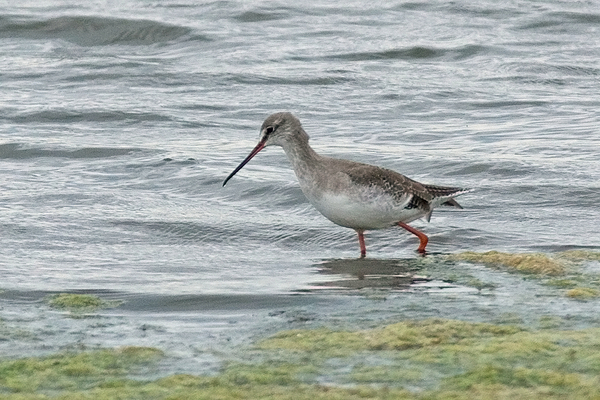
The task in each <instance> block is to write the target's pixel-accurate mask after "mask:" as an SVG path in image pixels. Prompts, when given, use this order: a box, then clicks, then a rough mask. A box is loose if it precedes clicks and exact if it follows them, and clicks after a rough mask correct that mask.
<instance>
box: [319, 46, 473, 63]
mask: <svg viewBox="0 0 600 400" xmlns="http://www.w3.org/2000/svg"><path fill="white" fill-rule="evenodd" d="M484 50H485V47H484V46H476V45H469V46H463V47H460V48H456V49H439V48H431V47H423V46H413V47H408V48H404V49H392V50H384V51H367V52H356V53H345V54H336V55H331V56H327V57H325V58H327V59H338V60H344V61H370V60H421V59H432V58H440V57H446V56H450V57H452V58H455V59H464V58H469V57H472V56H474V55H476V54H479V53H481V52H482V51H484Z"/></svg>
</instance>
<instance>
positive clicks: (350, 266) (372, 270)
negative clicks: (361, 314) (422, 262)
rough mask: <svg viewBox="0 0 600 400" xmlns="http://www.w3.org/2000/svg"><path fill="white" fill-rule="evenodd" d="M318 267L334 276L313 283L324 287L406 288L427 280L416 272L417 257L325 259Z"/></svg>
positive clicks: (326, 273)
mask: <svg viewBox="0 0 600 400" xmlns="http://www.w3.org/2000/svg"><path fill="white" fill-rule="evenodd" d="M315 267H316V268H317V269H318V271H319V273H320V274H324V275H333V276H332V279H331V280H330V281H325V282H318V283H315V284H314V286H315V287H317V288H322V289H325V288H328V289H364V288H377V289H386V288H388V289H391V288H393V289H407V288H408V287H409V286H410V285H411V284H413V283H415V282H422V281H427V280H428V279H427V278H425V277H422V276H418V275H416V274H417V273H418V271H419V269H420V268H419V264H418V261H415V260H414V259H373V258H359V259H349V260H324V261H323V262H321V263H319V264H315Z"/></svg>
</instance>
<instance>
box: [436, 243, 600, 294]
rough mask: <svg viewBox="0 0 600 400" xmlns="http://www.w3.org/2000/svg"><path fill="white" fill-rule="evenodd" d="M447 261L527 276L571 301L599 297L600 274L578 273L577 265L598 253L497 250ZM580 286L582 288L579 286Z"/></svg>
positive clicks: (599, 256) (598, 256)
mask: <svg viewBox="0 0 600 400" xmlns="http://www.w3.org/2000/svg"><path fill="white" fill-rule="evenodd" d="M447 259H448V260H450V261H467V262H470V263H481V264H484V265H486V266H489V267H492V268H503V269H506V270H507V271H509V272H515V273H522V274H528V275H531V276H532V277H533V278H534V279H540V281H541V283H542V284H544V285H546V286H549V287H553V288H557V289H559V290H560V291H559V292H558V293H560V294H562V295H564V296H566V297H568V298H571V299H574V300H591V299H594V298H598V297H600V274H597V273H589V272H582V270H581V268H580V267H581V265H582V264H583V263H585V262H589V261H598V260H600V253H599V252H592V251H587V250H569V251H564V252H561V253H556V254H553V255H551V256H550V255H546V254H542V253H531V254H523V253H517V254H511V253H502V252H498V251H488V252H485V253H476V252H470V251H467V252H464V253H458V254H451V255H449V256H447ZM471 281H473V282H472V284H469V282H470V281H469V282H466V283H465V284H466V285H467V286H472V287H475V288H477V289H478V290H480V291H481V289H480V287H482V284H481V283H479V282H478V281H477V280H476V279H474V280H473V279H472V280H471ZM582 284H584V285H585V286H581V285H582Z"/></svg>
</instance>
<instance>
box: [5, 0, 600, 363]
mask: <svg viewBox="0 0 600 400" xmlns="http://www.w3.org/2000/svg"><path fill="white" fill-rule="evenodd" d="M598 6H599V4H598V2H596V1H580V2H560V1H554V0H541V1H529V2H519V1H506V2H497V1H491V0H484V1H477V2H442V1H427V2H419V1H389V2H362V1H329V2H319V1H305V2H296V3H289V2H281V1H243V2H242V1H190V0H167V1H160V2H157V1H142V0H125V1H119V2H95V1H92V2H74V1H69V0H55V1H50V0H47V1H30V0H25V1H19V2H9V1H4V2H0V289H3V290H5V292H4V294H0V296H2V299H1V300H0V303H1V304H3V305H0V318H3V319H4V320H6V321H8V323H13V324H15V326H16V325H19V324H21V325H24V326H28V327H29V328H27V329H31V330H32V331H33V332H37V335H42V336H43V332H47V331H52V332H56V334H55V335H54V336H52V335H50V336H51V337H50V336H48V337H45V339H44V341H45V342H46V344H45V345H46V346H49V347H43V346H42V345H39V346H38V347H37V350H39V351H43V349H46V348H52V349H54V348H56V347H61V346H66V345H68V344H69V343H74V342H82V343H88V344H96V345H112V344H118V343H125V342H127V341H128V340H129V341H132V342H143V341H144V340H146V341H148V342H149V343H150V344H153V345H158V344H157V343H166V342H161V340H163V339H164V336H165V335H167V333H166V332H169V338H170V339H169V343H171V345H168V346H167V347H169V346H170V348H177V346H176V345H174V344H173V343H180V344H181V343H187V342H186V341H187V340H192V339H190V337H193V336H194V335H200V332H202V334H203V335H205V336H206V340H208V341H210V340H211V339H210V338H213V339H214V340H215V341H216V342H218V341H219V340H221V339H222V337H221V336H219V335H216V336H214V335H213V333H214V332H215V329H216V330H217V331H219V332H227V333H223V335H224V336H223V337H225V336H227V337H228V338H229V337H230V336H231V335H233V336H235V335H236V334H237V335H240V334H241V335H242V336H238V338H239V337H243V338H246V339H247V338H248V337H251V336H252V335H253V334H254V333H253V332H257V331H256V330H254V331H253V330H252V329H253V328H251V327H252V326H254V327H255V328H256V327H257V326H258V325H261V324H264V321H265V320H268V319H269V318H270V321H272V326H273V329H280V328H282V327H285V326H287V324H288V323H290V321H292V322H293V323H301V322H303V321H304V322H306V321H320V320H328V319H331V318H333V319H335V320H337V321H341V320H344V318H343V317H342V315H354V316H356V315H358V311H351V310H362V311H364V310H365V309H370V310H372V309H373V308H378V307H379V306H380V305H379V304H374V305H373V304H372V305H368V304H367V303H368V302H369V301H370V300H368V299H363V298H361V297H357V296H344V295H343V294H339V293H337V294H334V295H330V296H329V295H327V294H323V293H321V292H319V293H315V294H311V290H312V289H314V288H315V287H319V285H320V283H321V284H322V283H323V282H328V281H330V280H331V275H330V274H324V273H322V272H323V270H324V269H327V263H328V262H330V261H331V260H339V259H342V260H352V259H354V258H356V257H357V256H358V254H359V249H358V243H357V239H356V235H355V233H354V232H353V231H352V230H348V229H345V228H342V227H338V226H336V225H334V224H332V223H331V222H329V221H328V220H326V219H325V218H324V217H322V216H321V215H320V214H319V213H318V212H317V211H316V210H314V209H313V208H312V207H311V206H310V205H309V204H308V203H307V201H306V200H305V198H304V197H303V194H302V192H301V191H300V189H299V187H298V185H297V183H296V179H295V176H294V174H293V171H292V170H291V168H290V166H289V164H288V161H287V159H286V158H285V155H284V153H283V151H282V150H281V149H279V148H267V149H265V150H264V151H263V152H261V153H260V154H259V155H258V156H257V157H255V158H254V159H253V160H252V161H251V162H250V163H249V164H248V165H247V166H246V167H245V168H244V169H243V170H242V171H241V172H240V173H239V174H238V175H236V176H235V178H233V179H232V180H231V181H230V182H229V183H228V185H227V186H226V187H222V186H221V184H222V182H223V179H224V178H225V177H226V176H227V175H228V174H229V173H230V172H231V171H232V170H233V169H234V168H235V167H236V166H237V164H238V163H239V162H240V161H241V160H242V159H243V158H244V157H245V156H246V155H247V153H248V152H249V151H250V150H251V149H252V147H253V146H254V145H255V144H256V141H257V138H258V129H259V127H260V125H261V124H262V121H263V119H264V118H265V117H266V116H268V115H269V114H270V113H272V112H277V111H291V112H293V113H294V114H295V115H296V116H298V117H299V118H300V120H301V121H302V123H303V126H304V128H305V130H306V131H307V132H308V134H309V135H310V136H311V144H312V146H313V147H314V148H315V150H316V151H317V152H320V153H322V154H326V155H330V156H335V157H340V158H347V159H351V160H355V161H360V162H365V163H371V164H377V165H380V166H384V167H387V168H390V169H393V170H396V171H398V172H400V173H402V174H404V175H407V176H409V177H411V178H413V179H416V180H418V181H421V182H424V183H431V184H440V185H452V186H461V187H470V188H473V189H475V190H474V191H473V192H472V193H469V194H467V195H464V196H463V197H461V198H460V199H459V200H460V203H461V204H462V205H463V207H464V210H453V209H444V210H439V211H438V210H436V211H435V212H434V214H433V218H432V220H431V222H430V223H426V222H424V221H417V222H415V223H414V226H415V227H417V228H418V229H421V230H423V231H424V232H425V233H426V234H428V235H429V236H430V244H429V246H428V250H429V251H430V252H432V253H433V254H446V253H454V252H462V251H487V250H499V251H510V252H546V253H553V252H557V251H562V250H566V249H589V250H600V229H599V228H598V226H599V225H598V221H599V220H600V209H599V207H598V202H597V197H598V193H599V191H600V183H599V182H600V154H599V153H600V131H599V127H600V95H599V93H600V61H599V60H600V11H599V10H600V7H598ZM416 247H417V240H416V238H415V237H413V236H412V235H410V234H408V233H407V232H405V231H403V230H401V229H389V230H384V231H377V232H369V233H368V234H367V250H368V256H369V257H372V258H374V259H381V260H411V259H414V258H416V254H415V249H416ZM478 271H479V270H476V271H472V273H473V274H475V275H477V274H481V273H485V274H487V275H486V276H487V279H488V280H491V281H495V282H497V283H498V284H499V285H501V284H502V282H505V283H506V282H511V284H510V285H512V286H511V288H510V290H513V291H516V290H521V289H522V290H523V291H524V292H526V291H527V290H530V289H525V288H524V287H523V286H522V285H526V286H527V285H532V283H527V284H525V283H518V284H517V283H515V279H516V278H514V277H510V276H508V275H506V274H502V273H500V272H497V273H493V272H481V271H479V272H478ZM342 278H343V277H342ZM409 283H410V282H409ZM434 286H435V285H434ZM527 287H528V286H527ZM440 290H441V289H440ZM461 290H462V289H460V288H454V289H452V290H450V292H451V293H452V295H451V296H457V295H458V294H457V293H462V292H464V291H461ZM506 290H509V288H506ZM64 291H71V292H72V291H83V292H89V293H98V294H101V295H105V296H108V297H111V296H112V297H116V298H122V299H125V300H126V301H125V302H124V305H123V306H122V307H120V308H117V309H115V310H112V311H109V312H107V313H108V314H107V316H106V317H105V318H108V319H110V320H111V321H123V319H127V320H128V321H129V322H127V323H126V324H125V323H124V322H122V323H121V322H114V324H108V325H107V326H112V328H111V329H112V330H111V333H110V334H108V333H106V332H105V333H103V334H100V333H98V334H97V335H96V336H94V335H92V334H86V332H87V331H88V330H90V329H92V328H90V326H88V325H85V324H89V323H90V322H89V321H81V320H71V319H60V317H57V316H54V317H49V316H47V314H44V313H45V311H44V312H42V311H40V310H45V309H44V307H45V306H44V304H43V303H42V301H41V299H42V298H43V294H45V293H57V292H64ZM424 291H425V292H427V290H420V289H418V285H416V286H414V285H413V289H411V290H408V291H406V292H402V291H401V290H400V291H398V292H396V294H394V295H393V298H394V299H395V302H391V303H390V302H387V303H386V305H385V307H383V308H385V309H386V310H387V311H385V312H383V311H382V313H381V314H376V315H375V316H373V317H372V318H373V320H383V319H385V318H388V317H390V316H394V315H408V314H410V315H408V316H410V317H419V316H427V315H434V314H436V312H433V311H432V312H431V313H427V312H425V311H424V314H418V315H417V314H415V313H414V312H413V311H410V313H408V311H406V309H405V307H406V305H407V304H419V303H420V302H422V301H425V300H424V299H423V298H420V297H419V296H425V295H424V294H423V292H424ZM465 291H466V292H465V293H467V294H465V296H466V297H465V299H463V300H464V302H465V303H464V304H470V305H469V306H465V307H466V308H465V307H457V308H456V309H455V310H454V309H453V310H454V311H452V310H450V308H452V307H451V306H449V305H448V304H447V301H448V299H447V298H446V297H445V296H444V295H440V294H436V295H432V292H431V291H429V292H428V294H427V295H426V296H427V300H426V301H427V302H428V305H427V306H426V307H425V309H430V310H438V311H439V310H446V311H444V312H442V311H439V312H442V314H443V313H445V314H444V315H445V316H449V317H452V316H454V317H458V316H461V315H463V316H464V315H465V313H466V314H468V313H469V312H470V313H472V315H469V316H467V317H468V318H471V319H474V320H483V319H485V318H486V315H487V314H486V312H490V313H501V312H503V311H505V307H506V303H503V302H502V301H500V300H499V299H497V300H498V301H497V302H494V301H493V300H490V298H488V297H481V296H479V297H478V296H476V295H474V294H473V291H469V290H467V289H465ZM433 292H435V293H438V289H436V290H433ZM500 292H501V289H498V292H497V293H500ZM442 293H443V290H442ZM507 293H508V292H507ZM511 293H513V292H511ZM513 294H514V293H513ZM182 296H183V297H182ZM415 296H416V297H415ZM506 296H507V297H506V298H509V297H511V296H512V295H511V296H509V295H508V294H507V295H506ZM523 296H526V294H523ZM517 298H521V297H518V296H517ZM463 300H461V301H463ZM523 301H524V303H523V304H522V305H521V306H520V307H521V308H519V306H517V305H515V304H512V303H511V305H510V307H516V308H515V309H517V310H519V309H521V310H523V312H525V310H526V309H528V308H529V307H530V306H531V304H533V303H535V301H536V299H535V298H533V297H532V298H528V300H523ZM363 302H365V303H363ZM481 302H483V303H485V304H482V303H481ZM359 303H360V304H359ZM550 303H552V302H550ZM559 303H560V304H554V305H552V304H548V305H547V306H548V307H549V308H548V309H546V310H545V311H544V310H542V311H540V312H541V313H543V312H549V313H551V312H558V311H560V310H562V311H564V312H565V313H568V312H571V313H577V312H580V313H581V314H582V315H583V314H585V313H588V312H589V307H590V306H585V305H582V304H575V305H573V304H572V303H568V302H566V303H565V302H562V301H561V302H559ZM342 304H343V305H344V306H343V307H342V306H341V305H342ZM369 304H371V303H369ZM461 304H463V303H461ZM464 304H463V305H464ZM474 304H477V306H475V305H474ZM144 305H145V306H144ZM336 305H339V306H340V307H342V308H336ZM536 307H537V306H536ZM552 307H554V308H552ZM568 307H573V309H571V310H566V308H568ZM466 309H468V310H469V311H465V310H466ZM483 309H485V310H488V311H485V312H484V311H481V310H483ZM492 309H493V311H489V310H492ZM2 310H4V312H3V311H2ZM326 310H329V311H326ZM343 310H345V311H343ZM403 310H404V311H403ZM410 310H414V307H413V308H411V309H410ZM577 310H579V311H577ZM405 312H406V313H408V314H406V313H405ZM3 313H4V315H3ZM40 313H42V314H43V315H44V316H43V317H40V315H42V314H40ZM290 313H291V314H290ZM432 313H433V314H432ZM26 315H27V316H29V317H26ZM51 315H54V314H51ZM289 315H292V316H291V317H290V316H289ZM45 318H50V320H51V321H54V322H52V323H50V322H47V323H46V325H44V323H41V322H40V321H41V320H44V319H45ZM111 318H113V319H111ZM114 318H116V319H114ZM119 318H123V319H119ZM161 318H163V319H161ZM164 318H166V319H164ZM257 318H258V319H257ZM364 318H366V317H364ZM56 321H62V322H56ZM132 321H133V322H132ZM149 321H150V322H149ZM161 321H162V322H161ZM207 321H209V322H207ZM253 321H254V322H253ZM151 322H154V324H152V323H151ZM192 322H193V323H192ZM371 322H373V321H371ZM161 323H162V324H163V327H162V328H160V329H158V328H157V329H145V328H144V329H142V328H143V327H147V326H157V324H158V325H160V324H161ZM61 324H70V326H71V325H72V326H71V328H68V329H73V332H75V333H74V334H73V336H69V337H67V338H65V337H64V336H60V335H59V334H58V332H63V331H64V329H67V328H62V327H61V326H62V325H61ZM81 324H83V325H81ZM123 324H125V325H123ZM186 324H192V325H193V328H189V329H191V331H192V332H195V333H194V334H193V335H192V334H190V333H189V332H188V331H186V329H188V328H186V327H188V325H186ZM194 324H195V325H194ZM215 324H216V325H215ZM48 326H51V328H48ZM125 326H126V327H127V328H125ZM215 326H219V327H220V328H218V329H217V328H215ZM240 327H243V328H244V329H241V328H240ZM245 328H247V329H245ZM44 329H45V330H44ZM256 329H258V328H256ZM265 329H266V328H265ZM258 331H259V332H262V331H261V330H260V329H258ZM128 332H129V333H128ZM132 332H136V333H135V334H133V333H132ZM141 332H143V334H142V333H141ZM149 332H154V333H155V335H156V336H152V335H150V336H151V337H153V338H154V339H147V338H148V337H150V336H148V335H149ZM181 332H187V333H181ZM211 332H213V333H211ZM130 334H131V335H130ZM211 335H213V336H211ZM228 335H229V336H228ZM94 337H95V338H94ZM109 337H110V339H109ZM52 338H53V339H52ZM98 338H104V339H98ZM119 338H120V339H119ZM144 338H146V339H144ZM158 338H163V339H158ZM153 340H154V342H153ZM227 340H229V339H227ZM244 340H245V339H244ZM240 341H243V340H242V339H240ZM17 342H18V343H20V342H19V340H17V339H14V338H13V339H12V341H11V340H8V341H3V342H2V343H5V344H6V345H3V346H2V351H3V352H7V354H11V355H14V354H16V352H27V351H29V350H27V349H31V348H32V347H31V344H30V343H29V344H28V343H25V342H23V344H20V345H18V344H15V343H17ZM34 348H35V346H34ZM181 348H182V349H185V348H186V347H185V346H184V345H181ZM181 351H182V352H183V353H185V350H181Z"/></svg>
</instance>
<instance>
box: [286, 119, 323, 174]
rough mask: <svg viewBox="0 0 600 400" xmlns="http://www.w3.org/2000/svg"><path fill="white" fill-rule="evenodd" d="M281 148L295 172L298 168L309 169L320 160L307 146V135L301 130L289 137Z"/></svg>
mask: <svg viewBox="0 0 600 400" xmlns="http://www.w3.org/2000/svg"><path fill="white" fill-rule="evenodd" d="M281 147H283V150H284V151H285V154H286V155H287V157H288V159H289V160H290V162H291V163H292V167H293V168H294V170H296V171H297V169H298V168H300V169H303V168H306V167H310V166H311V165H314V164H315V163H317V162H318V160H319V159H320V156H319V155H318V154H317V153H316V152H315V151H314V150H313V149H312V147H310V145H309V144H308V135H307V134H306V132H304V130H303V129H302V128H300V131H299V132H297V133H296V134H295V135H293V136H291V137H289V138H288V140H286V141H285V142H284V143H283V144H282V145H281Z"/></svg>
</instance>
